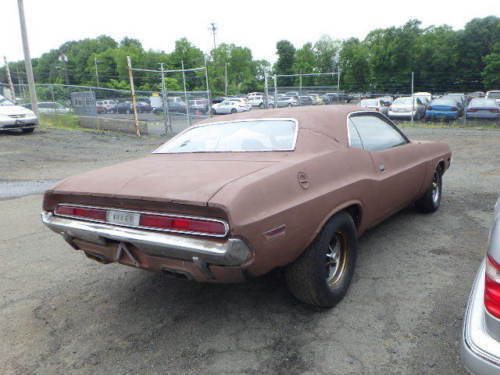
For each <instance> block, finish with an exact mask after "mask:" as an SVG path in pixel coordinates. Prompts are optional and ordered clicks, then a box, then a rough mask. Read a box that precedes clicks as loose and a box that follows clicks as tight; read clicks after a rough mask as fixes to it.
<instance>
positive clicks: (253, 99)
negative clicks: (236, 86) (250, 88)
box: [248, 95, 264, 108]
mask: <svg viewBox="0 0 500 375" xmlns="http://www.w3.org/2000/svg"><path fill="white" fill-rule="evenodd" d="M248 104H250V105H251V106H252V107H259V108H263V107H264V96H262V95H253V96H249V97H248Z"/></svg>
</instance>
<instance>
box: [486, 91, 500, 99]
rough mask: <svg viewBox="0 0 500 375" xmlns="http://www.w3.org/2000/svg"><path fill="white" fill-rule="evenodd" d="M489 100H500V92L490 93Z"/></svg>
mask: <svg viewBox="0 0 500 375" xmlns="http://www.w3.org/2000/svg"><path fill="white" fill-rule="evenodd" d="M488 99H500V91H490V92H489V93H488Z"/></svg>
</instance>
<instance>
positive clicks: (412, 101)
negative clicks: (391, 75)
mask: <svg viewBox="0 0 500 375" xmlns="http://www.w3.org/2000/svg"><path fill="white" fill-rule="evenodd" d="M414 111H415V99H414V98H413V72H411V124H412V125H413V112H414Z"/></svg>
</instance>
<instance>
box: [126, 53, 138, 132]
mask: <svg viewBox="0 0 500 375" xmlns="http://www.w3.org/2000/svg"><path fill="white" fill-rule="evenodd" d="M127 66H128V79H129V80H130V93H131V94H132V109H133V111H134V124H135V134H136V135H137V136H138V137H140V136H141V131H140V129H139V117H137V103H136V101H135V87H134V76H133V75H132V62H131V61H130V56H127Z"/></svg>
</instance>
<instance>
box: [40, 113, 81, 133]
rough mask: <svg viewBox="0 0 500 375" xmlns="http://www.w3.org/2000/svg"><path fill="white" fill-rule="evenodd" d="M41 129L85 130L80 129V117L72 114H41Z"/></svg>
mask: <svg viewBox="0 0 500 375" xmlns="http://www.w3.org/2000/svg"><path fill="white" fill-rule="evenodd" d="M40 128H42V129H43V128H45V129H48V128H52V129H64V130H85V129H84V128H81V127H80V123H79V120H78V116H76V115H73V114H71V113H60V114H40Z"/></svg>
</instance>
